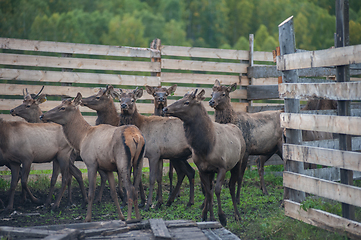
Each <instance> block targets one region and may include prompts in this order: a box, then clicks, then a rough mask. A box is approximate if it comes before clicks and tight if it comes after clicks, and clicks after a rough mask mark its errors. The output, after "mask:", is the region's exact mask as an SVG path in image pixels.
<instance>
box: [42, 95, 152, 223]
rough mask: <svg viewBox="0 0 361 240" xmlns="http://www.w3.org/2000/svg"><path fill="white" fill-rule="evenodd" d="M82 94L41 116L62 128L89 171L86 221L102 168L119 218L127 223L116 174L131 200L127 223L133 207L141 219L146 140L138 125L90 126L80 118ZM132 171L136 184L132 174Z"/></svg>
mask: <svg viewBox="0 0 361 240" xmlns="http://www.w3.org/2000/svg"><path fill="white" fill-rule="evenodd" d="M81 99H82V95H81V93H79V92H78V94H77V96H76V97H75V98H74V99H73V100H72V99H65V100H63V101H62V103H61V104H60V105H59V106H57V107H55V108H53V109H51V110H50V111H48V112H46V113H44V114H43V115H41V117H40V118H41V120H42V121H51V122H55V123H58V124H60V125H61V126H62V128H63V131H64V134H65V136H66V138H67V139H68V141H69V143H70V144H71V145H72V146H73V147H74V148H75V149H76V150H78V151H79V152H80V156H81V158H82V159H83V161H84V163H85V164H86V166H87V169H88V179H89V192H88V208H87V215H86V217H85V222H90V221H91V217H92V205H93V201H94V195H95V184H96V172H97V170H98V169H102V170H103V171H105V172H106V173H107V175H108V181H109V186H110V192H111V196H112V198H113V201H114V203H115V206H116V208H117V213H118V216H119V219H121V220H125V218H124V215H123V213H122V211H121V209H120V205H119V202H118V197H117V194H116V190H115V181H114V174H113V172H114V171H116V170H117V171H118V172H119V173H120V176H121V178H122V181H123V184H124V186H125V189H126V193H127V199H128V214H127V221H130V220H131V213H132V207H133V205H134V209H135V215H136V218H137V219H140V214H139V209H138V204H137V202H138V186H139V184H140V179H141V175H142V167H143V158H144V152H145V139H144V137H143V134H142V133H141V132H140V130H139V129H138V128H137V127H136V126H132V125H125V126H120V127H115V126H111V125H108V124H100V125H97V126H91V125H90V124H89V123H88V122H87V121H86V120H85V119H84V117H83V116H82V115H81V112H80V110H79V105H80V104H81ZM132 171H133V178H134V179H133V184H132V182H131V172H132Z"/></svg>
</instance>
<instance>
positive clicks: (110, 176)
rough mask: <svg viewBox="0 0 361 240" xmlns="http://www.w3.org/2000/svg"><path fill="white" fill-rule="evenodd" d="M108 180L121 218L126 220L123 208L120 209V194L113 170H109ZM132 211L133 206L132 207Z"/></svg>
mask: <svg viewBox="0 0 361 240" xmlns="http://www.w3.org/2000/svg"><path fill="white" fill-rule="evenodd" d="M108 182H109V187H110V195H111V196H112V199H113V201H114V204H115V206H116V208H117V212H118V216H119V219H120V220H123V221H124V220H125V218H124V216H123V213H122V210H120V205H119V201H118V195H117V192H116V190H115V180H114V174H113V172H108ZM130 211H132V207H130Z"/></svg>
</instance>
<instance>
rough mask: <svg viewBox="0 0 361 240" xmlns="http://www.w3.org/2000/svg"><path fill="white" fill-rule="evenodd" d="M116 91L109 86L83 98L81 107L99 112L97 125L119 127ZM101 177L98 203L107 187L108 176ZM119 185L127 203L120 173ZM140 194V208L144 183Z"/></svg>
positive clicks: (142, 200) (122, 196)
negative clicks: (114, 96)
mask: <svg viewBox="0 0 361 240" xmlns="http://www.w3.org/2000/svg"><path fill="white" fill-rule="evenodd" d="M113 91H114V88H113V86H112V85H107V86H106V88H105V89H99V91H98V93H96V94H94V95H92V96H89V97H87V98H82V100H81V105H82V106H86V107H88V108H90V109H93V110H95V111H96V112H97V116H98V117H97V119H96V121H95V124H96V125H99V124H109V125H112V126H115V127H118V126H119V120H120V118H119V114H118V113H117V109H116V108H115V106H114V101H113V97H112V96H111V93H112V92H113ZM99 173H100V176H101V184H100V189H99V193H98V197H97V198H96V199H95V201H96V202H101V198H102V195H103V190H104V187H105V181H106V180H107V175H106V174H105V173H104V172H103V171H102V170H99ZM118 179H119V180H118V184H119V194H120V197H121V198H122V200H123V203H125V202H126V199H125V198H126V195H125V194H124V193H123V190H122V188H121V178H120V176H119V173H118ZM139 193H140V198H141V204H140V205H139V206H144V204H145V193H144V188H143V184H142V182H140V186H139Z"/></svg>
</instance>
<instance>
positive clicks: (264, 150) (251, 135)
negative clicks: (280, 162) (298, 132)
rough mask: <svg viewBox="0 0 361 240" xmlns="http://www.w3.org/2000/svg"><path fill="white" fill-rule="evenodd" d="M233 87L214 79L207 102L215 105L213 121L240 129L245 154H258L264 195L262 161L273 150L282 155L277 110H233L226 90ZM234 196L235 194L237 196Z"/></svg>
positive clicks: (235, 86) (233, 88) (279, 112)
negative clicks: (257, 111)
mask: <svg viewBox="0 0 361 240" xmlns="http://www.w3.org/2000/svg"><path fill="white" fill-rule="evenodd" d="M236 88H237V83H234V84H232V85H231V86H228V87H227V86H221V84H220V82H219V81H218V80H216V81H215V84H214V86H213V87H212V90H213V92H212V99H211V100H209V105H210V106H211V107H213V108H214V109H215V121H216V122H217V123H222V124H223V123H233V124H235V125H237V126H238V128H239V129H241V131H242V133H243V137H244V140H245V141H246V147H247V148H246V152H247V154H248V155H260V156H259V158H258V159H257V167H258V174H259V179H260V182H261V189H262V192H263V194H265V195H267V194H268V192H267V189H266V186H265V183H264V177H263V175H264V164H265V162H266V161H267V160H268V159H269V158H270V157H271V156H272V155H273V154H275V153H277V154H278V155H279V156H280V157H281V158H282V136H283V131H282V129H281V127H280V114H281V111H265V112H259V113H247V112H235V111H234V109H233V107H232V105H231V98H230V97H229V93H230V92H232V91H234V90H236ZM238 187H239V188H240V187H241V183H238ZM237 193H238V191H237ZM238 199H239V196H237V200H238Z"/></svg>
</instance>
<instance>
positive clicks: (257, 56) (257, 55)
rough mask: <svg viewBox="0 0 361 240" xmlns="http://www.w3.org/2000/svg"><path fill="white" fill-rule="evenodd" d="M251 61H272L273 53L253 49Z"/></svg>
mask: <svg viewBox="0 0 361 240" xmlns="http://www.w3.org/2000/svg"><path fill="white" fill-rule="evenodd" d="M253 61H262V62H263V61H264V62H273V54H272V52H261V51H255V52H253Z"/></svg>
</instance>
